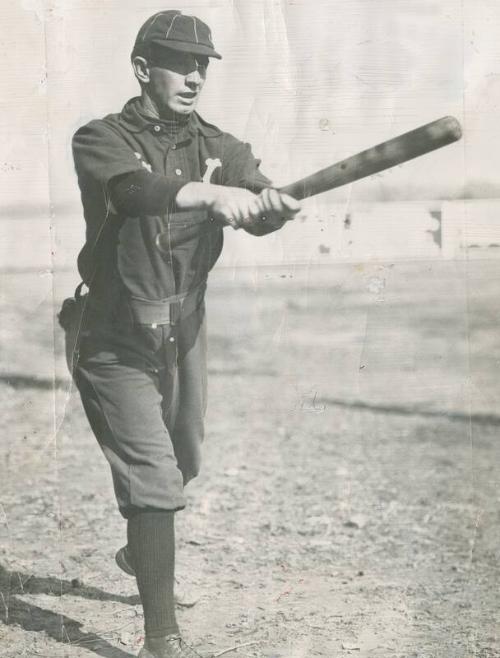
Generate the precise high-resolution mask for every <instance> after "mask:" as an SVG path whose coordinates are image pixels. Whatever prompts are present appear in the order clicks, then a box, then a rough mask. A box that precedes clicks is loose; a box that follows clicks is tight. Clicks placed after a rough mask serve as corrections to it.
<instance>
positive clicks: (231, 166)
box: [222, 133, 272, 194]
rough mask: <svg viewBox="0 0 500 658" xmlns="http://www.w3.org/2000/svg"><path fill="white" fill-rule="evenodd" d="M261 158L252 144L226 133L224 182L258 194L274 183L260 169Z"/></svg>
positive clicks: (223, 167)
mask: <svg viewBox="0 0 500 658" xmlns="http://www.w3.org/2000/svg"><path fill="white" fill-rule="evenodd" d="M259 166H260V160H259V159H258V158H256V157H255V156H254V154H253V153H252V149H251V147H250V144H246V143H244V142H241V141H240V140H238V139H236V137H233V136H232V135H229V134H227V133H226V134H225V135H224V150H223V158H222V184H223V185H229V186H233V187H245V188H247V189H249V190H251V191H252V192H255V193H256V194H258V193H259V192H261V191H262V190H263V189H264V188H266V187H272V183H271V181H270V180H269V178H267V176H265V175H264V174H263V173H262V172H261V171H260V169H259Z"/></svg>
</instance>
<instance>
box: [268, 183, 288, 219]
mask: <svg viewBox="0 0 500 658" xmlns="http://www.w3.org/2000/svg"><path fill="white" fill-rule="evenodd" d="M264 191H265V192H266V200H267V203H268V205H269V206H270V209H271V210H272V211H273V212H275V213H277V214H278V215H282V214H283V212H284V210H285V206H284V204H283V200H282V198H281V194H280V193H279V192H278V190H275V189H273V188H272V187H270V188H267V189H266V190H264Z"/></svg>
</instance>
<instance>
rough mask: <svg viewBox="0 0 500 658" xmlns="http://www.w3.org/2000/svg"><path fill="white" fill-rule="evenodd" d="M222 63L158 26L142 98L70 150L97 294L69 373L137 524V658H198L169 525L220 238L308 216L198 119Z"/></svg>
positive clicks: (204, 38) (152, 32)
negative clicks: (177, 601) (178, 594)
mask: <svg viewBox="0 0 500 658" xmlns="http://www.w3.org/2000/svg"><path fill="white" fill-rule="evenodd" d="M213 57H215V58H220V55H219V54H218V53H217V52H216V50H215V49H214V46H213V43H212V37H211V34H210V30H209V28H208V26H207V25H205V24H204V23H203V22H202V21H201V20H199V19H198V18H196V17H194V16H185V15H183V14H181V13H180V12H179V11H163V12H160V13H157V14H155V15H154V16H152V17H151V18H149V19H148V20H147V21H146V23H145V24H144V25H143V26H142V28H141V29H140V30H139V33H138V35H137V39H136V42H135V45H134V48H133V52H132V65H133V69H134V73H135V76H136V78H137V80H138V82H139V84H140V88H141V94H140V96H139V97H137V98H133V99H132V100H130V101H129V102H128V103H126V105H125V107H124V108H123V110H122V111H121V112H120V113H119V114H112V115H109V116H107V117H105V118H104V119H101V120H97V121H92V122H90V123H89V124H88V125H86V126H83V127H82V128H80V129H79V130H78V131H77V133H76V134H75V136H74V140H73V153H74V161H75V168H76V172H77V175H78V184H79V186H80V190H81V198H82V204H83V209H84V215H85V221H86V243H85V246H84V247H83V249H82V251H81V253H80V255H79V259H78V266H79V271H80V273H81V276H82V279H83V281H84V282H85V284H86V285H87V287H88V289H89V293H88V295H87V296H86V298H85V299H84V305H85V309H84V313H83V320H82V323H81V326H79V327H78V334H79V340H78V343H79V346H78V348H77V350H78V351H75V353H74V354H73V355H72V369H73V375H74V378H75V381H76V383H77V385H78V389H79V392H80V395H81V399H82V402H83V406H84V408H85V411H86V414H87V417H88V419H89V421H90V424H91V426H92V430H93V431H94V433H95V435H96V437H97V440H98V442H99V444H100V446H101V448H102V450H103V452H104V454H105V456H106V458H107V460H108V462H109V464H110V466H111V472H112V476H113V483H114V488H115V493H116V498H117V501H118V506H119V509H120V512H121V513H122V515H123V516H124V518H125V519H126V520H127V545H126V547H123V548H122V549H121V550H120V551H118V554H117V562H118V564H119V566H121V567H122V568H123V569H124V570H126V571H128V572H129V573H132V574H135V577H136V579H137V586H138V589H139V594H140V598H141V602H142V605H143V609H144V625H145V643H144V647H143V648H142V650H141V652H140V654H139V655H140V656H141V658H194V657H195V656H198V653H196V652H195V651H194V650H193V649H192V648H190V647H189V646H188V645H187V644H186V643H185V642H184V640H183V639H182V637H181V635H180V634H179V628H178V626H177V622H176V617H175V607H174V593H173V589H174V554H175V546H174V515H175V512H177V511H179V510H181V509H182V508H183V507H184V506H185V504H186V503H185V498H184V493H183V489H184V486H185V485H186V484H187V483H188V482H189V481H190V480H191V479H192V478H194V477H195V476H196V475H197V473H198V470H199V468H200V449H201V443H202V440H203V419H204V413H205V400H206V391H205V389H206V347H205V309H204V294H205V287H206V281H207V275H208V272H209V270H210V269H211V268H212V267H213V265H214V263H215V261H216V260H217V258H218V256H219V254H220V251H221V249H222V240H223V226H224V225H231V226H233V227H234V228H240V227H242V228H243V229H245V230H246V231H248V232H250V233H253V234H256V235H264V234H266V233H269V232H271V231H274V230H277V229H279V228H281V227H282V226H283V224H284V223H285V222H286V221H287V220H289V219H292V218H293V217H294V216H295V214H296V213H297V212H298V210H299V208H300V204H299V202H298V201H296V200H295V199H293V198H292V197H290V196H288V195H286V194H284V193H280V192H278V191H277V190H275V189H272V188H271V183H270V181H269V180H268V179H267V178H266V177H265V176H263V175H262V174H261V173H260V171H259V161H258V160H257V159H256V158H255V157H254V156H253V154H252V152H251V150H250V148H249V146H248V145H247V144H244V143H242V142H240V141H239V140H237V139H236V138H234V137H233V136H232V135H230V134H228V133H225V132H222V131H221V130H220V129H219V128H217V127H216V126H214V125H211V124H209V123H207V122H206V121H204V120H203V119H202V118H201V117H200V116H199V115H198V114H197V113H196V112H195V108H196V105H197V102H198V99H199V96H200V93H201V91H202V89H203V85H204V82H205V78H206V75H207V67H208V63H209V58H213Z"/></svg>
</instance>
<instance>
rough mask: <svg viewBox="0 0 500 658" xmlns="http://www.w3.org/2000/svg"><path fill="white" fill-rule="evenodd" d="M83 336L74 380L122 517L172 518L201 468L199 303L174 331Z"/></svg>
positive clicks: (111, 328)
mask: <svg viewBox="0 0 500 658" xmlns="http://www.w3.org/2000/svg"><path fill="white" fill-rule="evenodd" d="M88 325H89V327H90V328H86V329H85V331H83V332H82V338H81V340H80V347H79V357H78V360H77V362H76V364H75V365H74V370H73V375H74V378H75V382H76V384H77V386H78V389H79V391H80V395H81V399H82V402H83V406H84V409H85V412H86V414H87V417H88V420H89V422H90V425H91V427H92V430H93V432H94V434H95V436H96V438H97V440H98V442H99V444H100V446H101V448H102V450H103V452H104V455H105V456H106V459H107V460H108V462H109V465H110V467H111V473H112V476H113V484H114V489H115V494H116V498H117V501H118V506H119V509H120V512H121V513H122V515H123V516H124V517H126V518H127V517H128V516H130V515H131V514H132V513H133V512H134V511H137V510H140V509H160V510H169V511H175V510H179V509H182V508H183V507H184V506H185V504H186V503H185V498H184V493H183V488H184V485H185V484H186V483H187V482H188V481H189V480H191V479H192V478H193V477H195V476H196V475H197V473H198V470H199V467H200V456H201V443H202V441H203V433H204V415H205V410H206V390H207V375H206V323H205V307H204V303H203V301H202V302H201V303H200V305H199V306H198V307H197V308H196V309H195V310H194V311H192V312H190V314H189V315H188V316H187V317H182V316H181V317H180V319H179V321H178V322H177V323H176V324H175V326H171V325H159V326H157V327H154V326H147V325H138V324H135V323H128V324H127V323H120V324H117V323H114V324H112V325H108V326H105V327H104V328H102V327H101V326H100V325H99V322H98V318H97V319H95V318H94V320H91V321H90V322H89V323H88Z"/></svg>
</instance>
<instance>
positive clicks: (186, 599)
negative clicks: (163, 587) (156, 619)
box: [115, 546, 200, 608]
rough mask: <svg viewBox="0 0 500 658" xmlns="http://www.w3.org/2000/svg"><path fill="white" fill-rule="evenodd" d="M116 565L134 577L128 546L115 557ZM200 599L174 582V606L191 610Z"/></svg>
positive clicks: (123, 547)
mask: <svg viewBox="0 0 500 658" xmlns="http://www.w3.org/2000/svg"><path fill="white" fill-rule="evenodd" d="M115 561H116V564H117V565H118V566H119V567H120V569H121V570H122V571H124V572H125V573H126V574H128V575H129V576H134V577H135V569H134V566H133V563H132V556H131V555H130V551H129V548H128V546H122V547H121V548H120V549H119V550H118V551H117V552H116V555H115ZM199 599H200V597H199V595H197V594H195V593H194V592H188V591H185V590H183V589H182V588H180V587H179V583H178V581H177V579H176V580H175V591H174V601H175V605H178V606H179V607H181V608H192V607H193V606H195V605H196V604H197V603H198V601H199Z"/></svg>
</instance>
